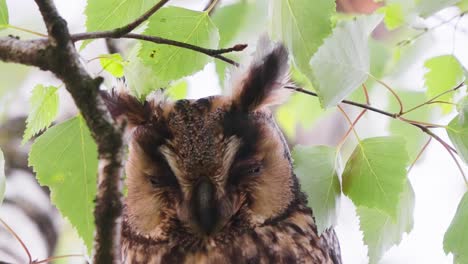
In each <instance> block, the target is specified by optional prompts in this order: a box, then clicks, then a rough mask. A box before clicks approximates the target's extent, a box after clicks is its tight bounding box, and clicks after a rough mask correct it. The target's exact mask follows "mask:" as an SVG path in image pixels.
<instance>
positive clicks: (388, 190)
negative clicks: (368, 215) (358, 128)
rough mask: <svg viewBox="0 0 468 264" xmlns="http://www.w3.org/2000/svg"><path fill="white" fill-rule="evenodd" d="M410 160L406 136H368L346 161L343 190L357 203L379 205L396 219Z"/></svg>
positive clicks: (374, 206) (376, 207) (360, 204)
mask: <svg viewBox="0 0 468 264" xmlns="http://www.w3.org/2000/svg"><path fill="white" fill-rule="evenodd" d="M407 164H408V154H407V153H406V146H405V141H404V139H403V138H401V137H374V138H367V139H364V140H363V141H361V142H359V144H358V145H357V146H356V148H355V150H354V152H353V153H352V154H351V157H350V158H349V160H348V162H347V163H346V167H345V170H344V172H343V192H344V193H345V194H346V195H347V196H348V197H349V198H351V200H352V201H353V202H354V204H355V205H356V206H365V207H368V208H375V209H379V210H381V211H383V212H385V213H386V214H388V215H390V216H392V218H393V219H395V217H396V216H397V213H398V201H399V199H400V198H399V197H400V195H401V193H402V192H403V187H404V184H405V182H406V166H407Z"/></svg>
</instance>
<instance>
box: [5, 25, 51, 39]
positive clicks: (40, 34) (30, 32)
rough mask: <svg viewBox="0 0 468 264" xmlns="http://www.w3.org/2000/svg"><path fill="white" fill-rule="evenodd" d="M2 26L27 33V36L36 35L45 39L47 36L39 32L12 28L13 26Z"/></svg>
mask: <svg viewBox="0 0 468 264" xmlns="http://www.w3.org/2000/svg"><path fill="white" fill-rule="evenodd" d="M3 26H4V27H6V28H12V29H16V30H19V31H23V32H27V33H29V34H33V35H36V36H39V37H44V38H47V35H46V34H42V33H39V32H37V31H34V30H30V29H27V28H22V27H17V26H13V25H10V24H7V25H3Z"/></svg>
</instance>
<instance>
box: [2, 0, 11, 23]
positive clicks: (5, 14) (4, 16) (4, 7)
mask: <svg viewBox="0 0 468 264" xmlns="http://www.w3.org/2000/svg"><path fill="white" fill-rule="evenodd" d="M8 20H9V19H8V7H7V4H6V0H0V29H2V28H3V27H2V26H6V25H8V24H9V22H8Z"/></svg>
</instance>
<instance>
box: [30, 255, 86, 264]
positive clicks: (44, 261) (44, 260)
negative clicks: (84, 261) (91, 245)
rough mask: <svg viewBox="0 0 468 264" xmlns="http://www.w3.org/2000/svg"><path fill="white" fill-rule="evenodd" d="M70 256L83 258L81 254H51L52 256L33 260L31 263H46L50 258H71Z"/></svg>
mask: <svg viewBox="0 0 468 264" xmlns="http://www.w3.org/2000/svg"><path fill="white" fill-rule="evenodd" d="M71 257H82V258H84V255H82V254H69V255H62V256H53V257H48V258H46V259H43V260H36V261H34V262H33V264H40V263H46V262H50V261H51V260H56V259H62V258H71Z"/></svg>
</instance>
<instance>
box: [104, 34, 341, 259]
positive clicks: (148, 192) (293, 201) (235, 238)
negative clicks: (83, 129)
mask: <svg viewBox="0 0 468 264" xmlns="http://www.w3.org/2000/svg"><path fill="white" fill-rule="evenodd" d="M258 46H259V47H258V48H257V51H256V53H255V54H254V60H253V62H252V63H251V65H250V67H248V68H247V70H246V71H245V72H244V73H243V74H241V75H239V77H238V78H237V80H236V81H233V84H232V93H231V95H229V96H211V97H207V98H201V99H198V100H178V101H175V102H170V101H168V100H165V99H161V98H158V97H153V98H151V99H148V100H146V101H144V102H140V101H138V100H137V99H136V98H134V97H133V96H131V95H129V94H128V93H126V92H113V93H111V94H107V93H104V94H103V98H104V100H105V102H106V104H107V106H108V108H109V110H110V111H111V113H112V115H113V116H114V118H116V119H125V120H126V122H127V129H128V131H129V134H130V137H129V138H130V139H129V154H128V160H127V162H126V177H127V180H126V183H127V187H128V195H127V197H126V201H125V209H124V217H123V228H122V257H123V259H124V262H125V263H333V264H338V263H341V256H340V248H339V244H338V240H337V238H336V235H335V233H334V231H333V230H332V229H329V230H327V231H326V232H324V233H323V234H322V235H321V236H319V235H318V234H317V228H316V225H315V223H314V217H313V214H312V210H311V209H310V208H308V207H307V198H306V196H305V195H304V194H303V193H302V192H301V190H300V185H299V182H298V179H297V178H296V176H295V175H294V172H293V168H292V160H291V156H290V152H289V149H288V146H287V144H286V142H285V139H284V138H283V135H282V133H281V131H280V130H279V128H278V126H277V125H276V123H275V121H274V119H273V117H272V113H271V111H270V110H269V108H268V107H269V106H271V105H275V104H278V103H280V102H281V101H282V100H283V99H284V98H285V97H286V96H287V92H285V91H287V89H285V88H284V86H285V85H286V84H287V82H288V70H289V67H288V53H287V51H286V49H285V47H284V46H283V45H281V44H273V43H271V42H270V41H266V40H261V41H259V44H258ZM311 173H313V172H311Z"/></svg>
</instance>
